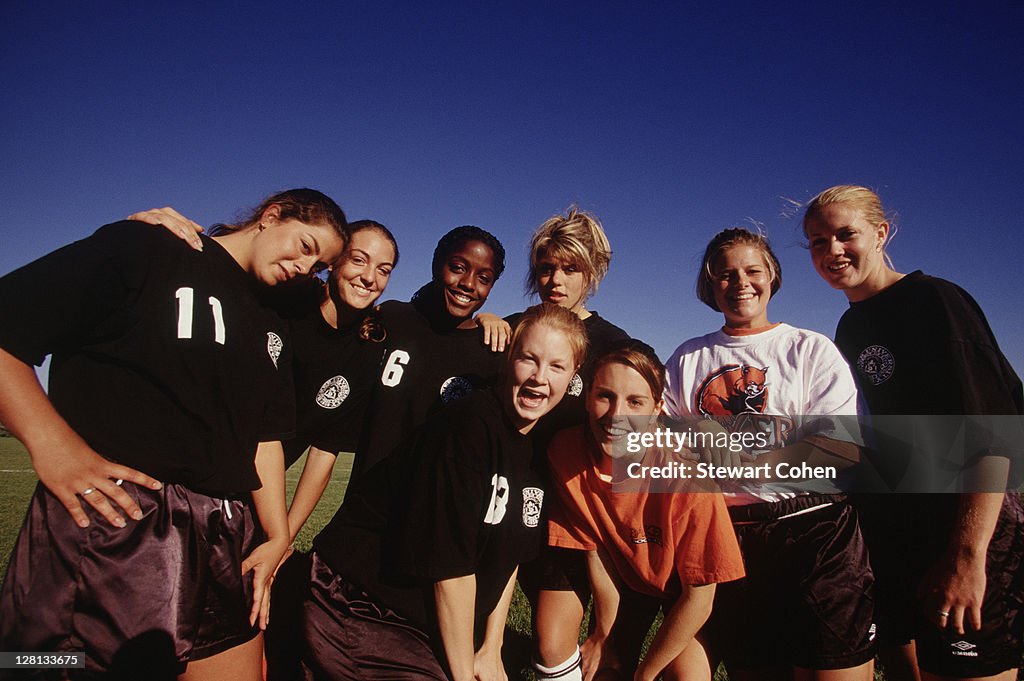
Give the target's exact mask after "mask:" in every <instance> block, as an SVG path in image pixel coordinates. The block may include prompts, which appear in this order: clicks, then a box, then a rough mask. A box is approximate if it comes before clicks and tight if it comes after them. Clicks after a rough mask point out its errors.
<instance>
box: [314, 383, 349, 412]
mask: <svg viewBox="0 0 1024 681" xmlns="http://www.w3.org/2000/svg"><path fill="white" fill-rule="evenodd" d="M349 392H351V389H350V388H349V385H348V380H347V379H346V378H345V377H344V376H335V377H334V378H328V379H327V380H326V381H324V384H323V385H322V386H320V390H318V391H317V393H316V403H317V404H318V405H320V406H321V407H323V408H324V409H337V408H338V407H340V406H341V403H342V402H344V401H345V398H346V397H348V394H349Z"/></svg>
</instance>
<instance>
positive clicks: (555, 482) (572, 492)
mask: <svg viewBox="0 0 1024 681" xmlns="http://www.w3.org/2000/svg"><path fill="white" fill-rule="evenodd" d="M576 433H578V429H573V430H572V431H564V432H563V434H562V435H559V436H556V437H555V439H554V440H553V441H552V443H551V446H550V447H549V448H548V462H549V465H550V470H551V483H552V487H554V489H555V492H556V493H557V495H558V500H557V501H558V503H555V504H553V505H552V508H551V510H550V512H549V518H548V544H549V545H551V546H560V547H562V548H566V549H581V550H584V551H593V550H595V549H596V548H597V545H598V537H597V532H596V530H595V528H594V523H593V519H592V518H591V516H590V514H589V513H588V511H587V509H586V500H585V498H584V495H586V494H588V490H587V489H586V483H585V482H584V480H583V471H582V469H581V466H580V463H581V462H580V457H579V456H578V454H579V452H578V448H577V447H576V446H575V444H576V443H574V442H572V441H570V438H569V437H567V436H568V435H569V434H576Z"/></svg>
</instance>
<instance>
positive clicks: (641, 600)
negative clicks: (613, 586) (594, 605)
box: [610, 587, 675, 679]
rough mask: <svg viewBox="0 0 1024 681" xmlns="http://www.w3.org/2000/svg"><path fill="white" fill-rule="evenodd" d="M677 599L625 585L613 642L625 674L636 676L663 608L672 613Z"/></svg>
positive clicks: (613, 633)
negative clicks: (656, 619)
mask: <svg viewBox="0 0 1024 681" xmlns="http://www.w3.org/2000/svg"><path fill="white" fill-rule="evenodd" d="M674 603H675V599H674V598H666V597H660V598H659V597H656V596H650V595H648V594H642V593H640V592H638V591H633V590H632V589H630V588H628V587H623V588H622V589H621V591H620V592H619V610H618V612H617V613H616V614H615V623H614V624H613V625H612V631H611V639H610V641H611V645H612V648H614V650H615V654H616V656H617V657H618V658H619V661H620V662H621V663H622V671H621V675H622V676H623V677H624V678H630V679H631V678H633V675H634V674H635V673H636V668H637V667H638V666H639V664H640V652H641V650H642V649H643V645H644V641H645V640H646V639H647V634H648V633H649V632H650V630H651V626H652V625H653V624H654V620H655V618H657V616H658V612H659V611H664V612H665V613H668V611H669V610H671V608H672V605H673V604H674Z"/></svg>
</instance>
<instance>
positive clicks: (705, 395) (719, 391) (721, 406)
mask: <svg viewBox="0 0 1024 681" xmlns="http://www.w3.org/2000/svg"><path fill="white" fill-rule="evenodd" d="M767 374H768V367H760V368H759V367H753V366H750V365H747V364H726V365H725V366H723V367H721V368H720V369H718V370H717V371H714V372H712V373H711V374H710V375H709V376H708V377H707V378H705V379H704V382H703V383H701V384H700V388H699V389H698V390H697V395H696V397H695V402H696V405H695V406H696V409H695V411H697V412H698V413H699V414H700V415H701V416H737V415H739V414H763V413H764V410H765V406H766V405H767V403H768V382H767V378H766V377H767Z"/></svg>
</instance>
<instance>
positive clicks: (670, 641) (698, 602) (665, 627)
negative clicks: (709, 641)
mask: <svg viewBox="0 0 1024 681" xmlns="http://www.w3.org/2000/svg"><path fill="white" fill-rule="evenodd" d="M714 600H715V585H714V584H706V585H702V586H693V585H683V592H682V593H681V594H680V595H679V598H678V599H677V600H676V602H675V604H674V605H673V606H672V609H671V610H669V611H668V613H667V614H666V615H665V621H664V622H662V624H661V628H660V629H658V633H657V634H656V635H655V637H654V640H653V641H651V647H650V648H649V649H648V650H647V655H646V656H645V657H644V661H643V662H641V663H640V666H639V667H637V670H636V675H635V676H634V679H636V681H654V679H656V678H658V675H659V674H660V673H661V672H662V670H663V669H665V667H667V666H668V664H669V663H670V662H672V660H674V659H676V658H677V657H679V654H680V653H682V652H683V649H684V648H686V646H688V645H689V644H690V642H691V641H692V640H693V637H694V636H695V635H696V634H697V631H699V630H700V628H701V626H703V625H704V622H706V621H707V619H708V616H709V615H710V614H711V605H712V604H713V603H714Z"/></svg>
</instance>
